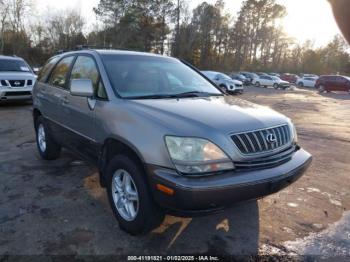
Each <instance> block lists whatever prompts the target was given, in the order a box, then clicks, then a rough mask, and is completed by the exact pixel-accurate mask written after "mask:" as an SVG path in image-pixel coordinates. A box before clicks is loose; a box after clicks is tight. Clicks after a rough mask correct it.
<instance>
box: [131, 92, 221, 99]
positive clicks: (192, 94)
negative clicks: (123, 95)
mask: <svg viewBox="0 0 350 262" xmlns="http://www.w3.org/2000/svg"><path fill="white" fill-rule="evenodd" d="M222 95H223V94H215V93H207V92H200V91H190V92H184V93H179V94H164V95H148V96H133V97H127V99H163V98H187V97H209V96H222Z"/></svg>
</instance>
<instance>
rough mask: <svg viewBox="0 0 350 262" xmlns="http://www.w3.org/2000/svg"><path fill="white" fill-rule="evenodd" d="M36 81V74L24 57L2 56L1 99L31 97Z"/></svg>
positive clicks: (0, 65) (26, 98)
mask: <svg viewBox="0 0 350 262" xmlns="http://www.w3.org/2000/svg"><path fill="white" fill-rule="evenodd" d="M35 81H36V76H35V75H34V73H33V71H32V69H31V68H30V66H29V65H28V64H27V63H26V62H25V61H24V60H23V59H22V58H19V57H12V56H0V101H6V100H29V99H31V98H32V90H33V86H34V84H35Z"/></svg>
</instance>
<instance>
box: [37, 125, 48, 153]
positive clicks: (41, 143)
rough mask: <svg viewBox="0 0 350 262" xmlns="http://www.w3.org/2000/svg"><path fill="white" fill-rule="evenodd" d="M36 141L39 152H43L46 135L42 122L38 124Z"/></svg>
mask: <svg viewBox="0 0 350 262" xmlns="http://www.w3.org/2000/svg"><path fill="white" fill-rule="evenodd" d="M37 132H38V143H39V147H40V150H41V152H45V151H46V135H45V128H44V126H43V124H40V125H39V126H38V131H37Z"/></svg>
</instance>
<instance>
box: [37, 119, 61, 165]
mask: <svg viewBox="0 0 350 262" xmlns="http://www.w3.org/2000/svg"><path fill="white" fill-rule="evenodd" d="M35 132H36V144H37V147H38V151H39V154H40V156H41V157H42V158H43V159H45V160H55V159H57V158H59V156H60V154H61V146H60V145H59V144H58V143H57V142H56V141H55V140H54V139H53V137H52V135H51V134H50V130H49V128H48V127H47V125H46V122H45V120H44V118H43V117H42V116H39V117H38V118H37V119H36V121H35Z"/></svg>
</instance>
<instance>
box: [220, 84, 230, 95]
mask: <svg viewBox="0 0 350 262" xmlns="http://www.w3.org/2000/svg"><path fill="white" fill-rule="evenodd" d="M220 88H221V90H222V91H223V92H225V93H228V88H227V86H225V85H220Z"/></svg>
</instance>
